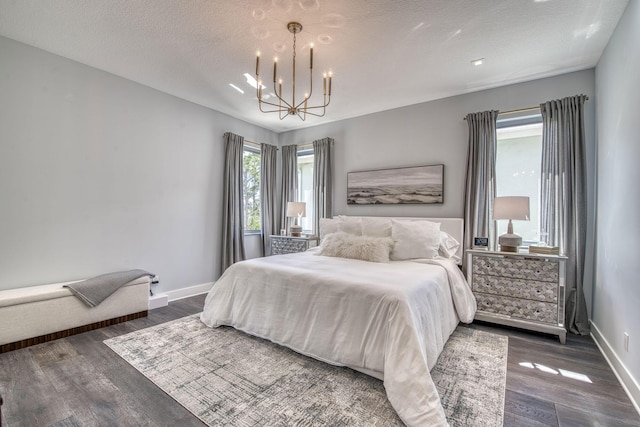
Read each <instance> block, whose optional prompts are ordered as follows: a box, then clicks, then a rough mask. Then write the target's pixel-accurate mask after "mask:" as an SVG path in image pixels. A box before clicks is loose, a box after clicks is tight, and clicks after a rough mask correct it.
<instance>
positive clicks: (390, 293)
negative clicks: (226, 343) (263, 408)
mask: <svg viewBox="0 0 640 427" xmlns="http://www.w3.org/2000/svg"><path fill="white" fill-rule="evenodd" d="M336 220H337V221H338V222H342V223H343V224H342V226H340V225H338V226H337V228H336V229H332V227H326V228H327V231H329V232H328V233H327V232H325V234H326V235H325V236H321V237H322V243H321V245H320V246H319V247H317V248H312V249H310V250H309V251H306V252H303V253H297V254H287V255H277V256H272V257H266V258H257V259H252V260H248V261H242V262H239V263H236V264H234V265H232V266H231V267H229V268H228V269H227V271H225V273H224V274H223V275H222V277H221V278H220V279H219V280H218V281H217V282H216V284H215V285H214V286H213V288H212V289H211V291H210V292H209V294H208V295H207V298H206V301H205V306H204V309H203V312H202V315H201V320H202V321H203V322H204V323H205V324H206V325H208V326H210V327H218V326H223V325H226V326H232V327H234V328H236V329H238V330H241V331H244V332H246V333H248V334H251V335H254V336H258V337H261V338H265V339H268V340H271V341H273V342H275V343H277V344H280V345H283V346H286V347H289V348H291V349H292V350H295V351H297V352H299V353H301V354H305V355H307V356H310V357H313V358H315V359H318V360H321V361H324V362H326V363H330V364H334V365H340V366H347V367H350V368H352V369H355V370H358V371H360V372H363V373H365V374H368V375H371V376H374V377H376V378H379V379H381V380H383V381H384V386H385V390H386V393H387V396H388V398H389V401H390V403H391V404H392V406H393V407H394V409H395V410H396V412H397V413H398V415H399V416H400V418H401V419H402V420H403V422H404V423H405V424H407V425H409V426H424V425H429V426H439V425H447V422H446V418H445V415H444V411H443V409H442V406H441V404H440V399H439V396H438V392H437V390H436V388H435V385H434V383H433V381H432V380H431V376H430V373H429V371H430V370H431V368H433V366H434V365H435V363H436V361H437V358H438V355H439V354H440V352H441V351H442V349H443V347H444V345H445V343H446V341H447V339H448V338H449V336H450V335H451V333H452V332H453V331H454V329H455V328H456V326H457V325H458V323H459V322H460V321H463V322H467V323H468V322H471V321H472V320H473V316H474V314H475V309H476V304H475V299H474V298H473V294H472V293H471V290H470V288H469V286H468V284H467V282H466V280H465V278H464V276H463V275H462V273H461V271H460V269H459V267H458V265H457V262H459V259H460V256H459V255H460V254H461V248H460V247H459V246H460V245H458V247H457V248H449V249H453V250H452V251H451V252H452V253H450V254H447V256H442V251H438V255H436V256H422V255H424V254H422V253H420V248H417V249H416V247H415V244H416V242H417V243H418V244H422V243H423V242H424V241H425V239H426V240H429V239H428V238H427V237H428V236H427V237H424V236H422V235H420V233H416V232H415V227H416V226H417V225H418V224H419V223H426V222H428V223H430V224H437V225H438V227H437V228H438V236H441V235H442V234H441V233H440V231H444V230H447V234H448V235H449V236H450V237H453V238H454V239H455V240H457V241H458V242H460V241H462V220H460V219H436V218H433V219H429V220H428V221H425V220H426V219H424V218H423V219H420V220H417V219H416V220H415V222H413V221H412V222H413V224H410V225H409V224H408V222H409V221H411V220H409V219H389V218H376V219H375V220H373V219H369V218H366V217H363V218H361V219H358V218H354V217H348V218H345V217H342V218H336ZM358 221H360V222H361V223H360V229H359V231H360V233H361V235H362V234H363V233H369V234H364V235H363V236H362V237H357V236H358V233H357V232H358V229H357V227H356V224H357V223H358ZM362 221H365V222H368V223H372V221H378V225H380V224H383V223H384V224H387V222H386V221H389V224H391V225H390V226H391V228H388V227H386V225H385V227H383V228H380V227H369V228H368V229H367V227H364V226H362ZM400 222H403V223H404V224H400ZM334 225H335V224H334ZM396 226H397V228H398V229H401V228H404V229H405V231H407V230H409V231H410V232H411V233H412V234H411V235H410V236H409V237H408V238H409V240H411V239H413V242H412V243H413V244H414V246H411V245H408V246H407V245H404V246H402V243H406V242H404V240H403V235H402V233H400V232H398V233H395V231H396ZM428 227H430V230H431V231H430V233H431V234H432V235H433V234H434V231H433V225H429V226H428ZM347 231H349V233H347ZM392 232H393V233H392ZM387 233H390V234H391V233H392V235H391V236H385V234H387ZM321 234H322V232H321ZM346 234H349V236H346ZM370 234H378V235H376V236H372V235H370ZM425 236H426V235H425ZM404 237H405V238H406V237H407V236H406V235H405V236H404ZM431 237H433V236H431ZM338 238H340V239H343V238H344V239H346V240H349V245H350V246H349V248H352V247H354V245H355V244H352V242H353V241H360V242H362V241H366V242H368V243H370V242H373V241H375V243H376V244H377V243H379V242H382V243H381V244H388V245H390V247H391V248H390V250H389V253H388V256H389V257H391V259H392V260H388V261H386V262H371V261H365V260H361V259H352V258H344V257H342V256H326V251H327V250H328V248H329V247H330V244H329V243H328V242H330V241H331V240H332V239H334V240H336V239H338ZM358 239H360V240H358ZM385 239H386V240H385ZM338 241H339V240H338ZM431 243H432V244H431V246H433V242H431ZM438 244H439V245H440V249H442V242H441V240H440V237H439V238H438ZM401 249H404V250H405V252H406V250H409V251H411V253H413V252H415V253H417V254H418V255H420V257H419V258H411V259H404V257H406V255H405V256H404V257H403V256H400V255H401ZM430 250H431V251H432V250H433V247H431V248H430ZM394 254H395V256H394ZM429 254H431V255H432V252H429ZM427 255H428V254H427ZM387 259H389V258H387ZM378 261H379V260H378Z"/></svg>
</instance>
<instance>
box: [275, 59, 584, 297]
mask: <svg viewBox="0 0 640 427" xmlns="http://www.w3.org/2000/svg"><path fill="white" fill-rule="evenodd" d="M594 91H595V72H594V70H593V69H590V70H585V71H580V72H575V73H569V74H563V75H560V76H556V77H550V78H545V79H540V80H535V81H531V82H527V83H520V84H515V85H509V86H503V87H500V88H497V89H490V90H485V91H481V92H475V93H471V94H466V95H460V96H455V97H451V98H445V99H441V100H437V101H432V102H427V103H422V104H416V105H412V106H409V107H404V108H398V109H395V110H390V111H384V112H381V113H376V114H370V115H367V116H362V117H358V118H354V119H349V120H343V121H339V122H334V123H328V124H326V125H320V126H315V127H311V128H306V129H302V130H296V131H291V132H287V133H283V134H280V144H281V145H287V144H305V143H309V142H311V141H313V140H315V139H318V138H323V137H325V136H330V137H333V138H334V139H335V141H336V142H335V154H336V157H335V174H334V179H335V205H334V206H335V209H334V213H335V214H346V215H379V216H432V217H439V216H442V217H462V216H463V215H464V178H465V170H466V162H467V144H468V128H467V122H466V121H464V120H463V117H465V116H466V115H467V114H468V113H473V112H478V111H485V110H490V109H497V110H501V111H508V110H513V109H520V108H526V107H533V106H536V105H539V104H540V103H542V102H544V101H548V100H551V99H558V98H563V97H565V96H571V95H577V94H581V93H583V94H585V95H588V96H589V97H590V101H587V103H586V106H585V115H586V117H585V121H586V136H587V156H588V164H587V174H588V183H587V185H588V193H589V194H588V205H589V213H588V222H589V224H588V227H589V230H590V232H589V233H587V235H588V237H587V238H588V240H587V248H588V250H587V259H589V260H592V259H593V236H594V232H593V230H594V229H595V225H594V217H595V100H594V96H593V95H594ZM339 96H340V94H339V91H338V92H336V96H335V100H334V101H335V102H340V98H339ZM437 163H444V165H445V168H444V169H445V179H444V188H445V190H444V191H445V194H444V203H443V204H441V205H386V206H381V205H372V206H348V205H347V204H346V200H347V197H346V194H347V172H352V171H360V170H368V169H381V168H393V167H402V166H418V165H427V164H437ZM589 265H592V263H590V264H589ZM591 280H592V277H591V274H588V275H587V277H586V280H585V287H586V288H587V289H586V298H587V305H588V306H590V305H591Z"/></svg>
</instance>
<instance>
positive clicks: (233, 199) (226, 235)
mask: <svg viewBox="0 0 640 427" xmlns="http://www.w3.org/2000/svg"><path fill="white" fill-rule="evenodd" d="M243 143H244V138H243V137H242V136H238V135H234V134H232V133H230V132H227V133H225V134H224V144H225V145H224V157H225V161H224V191H223V195H222V203H223V208H222V271H223V272H224V270H226V269H227V268H228V267H229V266H230V265H232V264H233V263H235V262H238V261H242V260H243V259H245V252H244V212H243V202H242V200H243V194H242V187H243V179H242V172H243V170H242V169H243V167H242V156H243V152H244V147H243Z"/></svg>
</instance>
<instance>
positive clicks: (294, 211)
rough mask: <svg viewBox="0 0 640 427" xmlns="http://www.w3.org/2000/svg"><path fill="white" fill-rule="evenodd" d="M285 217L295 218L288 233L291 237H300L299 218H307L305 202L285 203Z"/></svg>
mask: <svg viewBox="0 0 640 427" xmlns="http://www.w3.org/2000/svg"><path fill="white" fill-rule="evenodd" d="M287 216H288V217H293V218H295V221H294V224H293V225H292V226H291V228H290V231H291V235H292V236H293V237H300V236H302V226H301V225H300V218H302V217H303V216H307V204H306V203H305V202H287Z"/></svg>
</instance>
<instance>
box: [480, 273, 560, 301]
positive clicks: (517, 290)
mask: <svg viewBox="0 0 640 427" xmlns="http://www.w3.org/2000/svg"><path fill="white" fill-rule="evenodd" d="M473 292H482V293H484V294H494V295H504V296H509V297H514V298H523V299H529V300H536V301H546V302H551V303H554V304H555V303H557V302H558V284H557V283H552V282H538V281H533V280H523V279H511V278H507V277H497V276H487V275H484V274H478V275H476V276H474V277H473Z"/></svg>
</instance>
